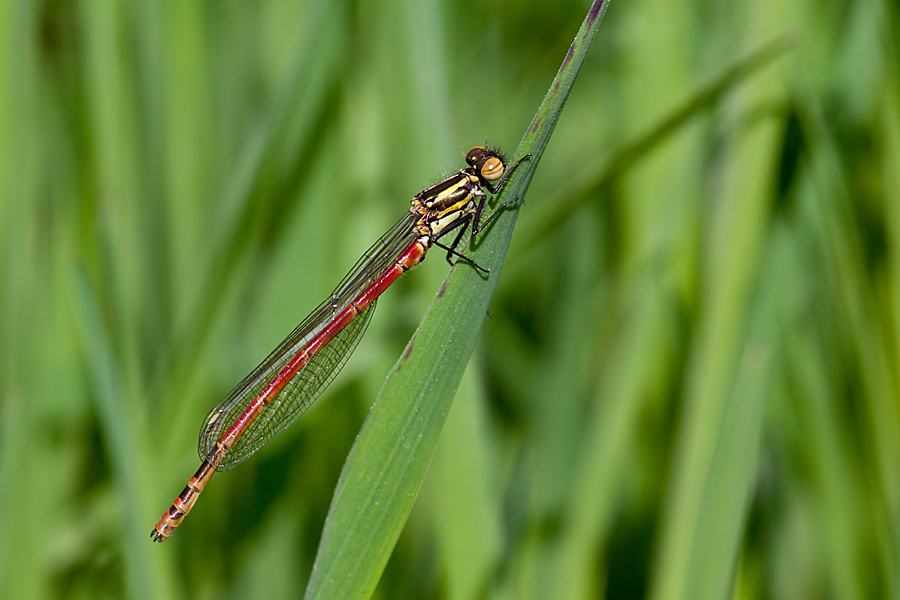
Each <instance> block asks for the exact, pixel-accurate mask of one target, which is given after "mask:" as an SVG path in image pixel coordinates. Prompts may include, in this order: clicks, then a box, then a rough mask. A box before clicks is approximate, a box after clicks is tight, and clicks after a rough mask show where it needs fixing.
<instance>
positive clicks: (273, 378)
mask: <svg viewBox="0 0 900 600" xmlns="http://www.w3.org/2000/svg"><path fill="white" fill-rule="evenodd" d="M520 162H521V159H520V160H519V161H518V162H516V163H515V164H514V165H513V166H512V167H511V168H510V169H507V168H506V164H505V162H504V159H503V157H502V156H501V155H500V153H499V152H497V151H494V150H491V149H489V148H486V147H484V146H476V147H474V148H472V149H471V150H469V152H468V153H467V154H466V163H467V164H468V165H469V166H468V167H466V168H464V169H462V170H461V171H459V172H458V173H455V174H453V175H451V176H450V177H447V178H446V179H444V180H443V181H441V182H440V183H437V184H435V185H433V186H431V187H430V188H428V189H426V190H424V191H422V192H420V193H418V194H416V196H415V197H414V198H413V199H412V208H410V209H409V212H407V213H406V215H404V216H403V218H401V219H400V220H399V221H397V222H396V223H395V224H394V226H393V227H391V228H390V229H389V230H388V231H387V233H385V234H384V235H383V236H381V238H379V240H378V241H377V242H375V244H374V245H373V246H372V247H371V248H369V250H368V251H366V253H365V254H363V256H362V258H360V259H359V261H357V263H356V265H355V266H354V267H353V269H352V270H351V271H350V273H349V274H348V275H347V276H346V277H344V279H343V281H341V283H340V284H338V286H337V288H336V289H335V290H334V292H332V294H331V295H330V296H329V297H328V298H327V299H326V300H325V301H324V302H323V303H322V304H320V305H319V307H318V308H316V309H315V310H314V311H313V312H312V314H310V315H309V316H308V317H306V319H304V320H303V322H302V323H300V325H298V326H297V328H296V329H294V331H292V332H291V334H290V335H289V336H288V337H287V338H285V340H284V341H283V342H281V344H279V345H278V347H277V348H275V350H273V351H272V353H271V354H269V356H268V357H267V358H266V359H265V360H264V361H263V362H262V364H260V365H259V366H258V367H256V368H255V369H254V370H253V372H251V373H250V374H249V375H247V377H245V378H244V380H243V381H241V382H240V383H239V384H237V386H235V388H234V389H233V390H231V392H230V393H229V394H228V395H227V396H225V398H223V399H222V401H221V402H219V403H218V404H217V405H216V406H215V407H214V408H213V409H212V410H211V411H210V412H209V414H208V415H207V417H206V421H204V422H203V427H202V428H201V429H200V445H199V452H200V457H201V458H202V459H203V463H202V464H201V465H200V468H199V469H198V470H197V472H196V473H195V474H194V476H193V477H191V479H190V481H188V484H187V486H186V487H185V488H184V490H183V491H182V492H181V494H179V495H178V497H177V498H176V499H175V502H174V503H172V506H171V507H170V508H169V510H167V511H166V512H165V513H163V516H162V518H161V519H160V520H159V522H158V523H157V524H156V527H154V528H153V531H151V532H150V537H151V538H153V541H155V542H162V541H164V540H165V539H166V538H168V537H169V536H171V535H172V533H174V531H175V528H176V527H178V525H179V524H180V523H181V521H182V520H183V519H184V517H185V515H187V514H188V512H190V510H191V508H193V506H194V503H195V502H196V501H197V497H198V496H199V495H200V492H202V491H203V488H204V487H205V486H206V483H207V482H208V481H209V479H210V478H211V477H212V476H213V473H215V472H216V470H217V469H218V470H227V469H231V468H232V467H234V466H235V465H237V464H238V463H240V462H241V461H243V460H245V459H247V458H248V457H250V456H251V455H252V454H253V453H254V452H256V451H257V450H259V449H260V448H262V447H263V446H264V445H265V444H266V443H268V442H269V441H270V440H271V439H272V438H274V437H275V436H276V435H278V434H279V433H281V432H282V431H284V430H285V429H286V428H287V427H288V426H290V425H291V424H292V423H293V422H294V421H296V420H297V418H298V417H300V415H301V414H303V412H304V411H305V410H306V409H307V408H309V407H310V405H311V404H312V403H313V402H315V400H316V398H318V397H319V395H320V394H321V393H322V391H323V390H324V389H325V388H326V387H327V386H328V384H329V383H331V381H332V380H333V379H334V378H335V376H336V375H337V374H338V372H339V371H340V370H341V367H343V366H344V363H346V362H347V359H348V358H349V357H350V354H351V353H352V352H353V350H354V349H355V348H356V345H357V344H358V343H359V340H360V338H361V337H362V334H363V332H364V331H365V330H366V325H368V323H369V319H371V318H372V313H373V311H374V309H375V301H376V300H377V299H378V296H379V295H381V293H382V292H383V291H384V290H385V289H387V287H388V286H389V285H391V283H393V282H394V281H395V280H396V279H397V278H398V277H400V275H402V274H403V273H404V272H406V271H408V270H409V269H411V268H412V267H414V266H415V265H417V264H418V263H419V262H421V261H422V259H423V258H424V257H425V253H426V252H427V251H428V249H429V248H431V247H432V246H438V247H439V248H443V249H444V250H446V251H447V261H448V262H450V263H451V264H453V260H452V258H453V257H456V258H457V259H458V260H459V259H461V260H464V261H466V262H468V263H470V264H472V265H473V266H475V267H476V268H478V269H479V270H481V271H485V272H486V271H487V270H486V269H483V268H482V267H480V266H478V265H477V264H475V263H474V262H472V261H471V260H469V259H467V258H466V257H465V256H463V255H462V254H460V253H459V252H457V251H456V249H457V247H458V245H459V243H460V240H461V239H462V236H463V234H464V233H465V231H466V225H467V224H471V228H470V229H471V232H472V235H473V236H474V235H476V234H478V233H479V232H480V231H481V230H482V229H484V228H485V227H486V226H487V224H488V223H490V222H491V221H492V220H493V219H494V218H495V217H496V216H497V215H498V214H499V213H500V211H501V210H502V209H503V208H505V207H507V206H509V205H511V204H513V203H515V202H516V201H517V200H518V198H515V199H513V200H511V201H509V202H505V203H503V204H501V205H500V206H498V207H497V210H495V211H494V213H493V214H492V215H491V216H490V217H488V219H487V220H486V221H485V222H484V223H482V222H481V216H482V212H483V211H484V208H485V206H486V204H487V193H485V190H487V191H488V192H490V193H491V194H496V193H497V192H498V191H499V190H500V188H501V186H502V185H503V183H504V182H505V181H506V180H507V178H508V177H509V175H510V174H511V173H512V172H513V171H514V170H515V168H516V167H517V166H518V165H519V163H520ZM494 182H496V183H494ZM454 230H457V231H458V233H457V236H456V238H455V239H454V240H453V243H452V244H450V245H449V246H445V245H444V244H442V243H441V242H439V241H438V240H440V239H441V238H443V237H444V236H445V235H447V234H448V233H450V232H452V231H454Z"/></svg>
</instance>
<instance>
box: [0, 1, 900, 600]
mask: <svg viewBox="0 0 900 600" xmlns="http://www.w3.org/2000/svg"><path fill="white" fill-rule="evenodd" d="M588 6H589V2H586V1H580V2H565V3H562V2H558V1H550V0H536V1H522V0H520V1H518V2H513V1H505V2H495V3H474V2H451V1H448V2H435V1H425V2H415V1H412V0H408V1H403V0H397V1H393V0H392V1H387V0H382V1H381V2H375V1H370V2H365V1H360V2H345V1H342V0H331V1H321V2H310V1H303V0H267V1H260V2H237V1H233V0H222V1H218V2H204V3H200V2H192V1H184V0H162V1H161V2H153V1H151V0H136V1H132V2H127V1H119V2H115V1H109V0H83V1H81V2H74V1H73V0H45V1H44V2H39V1H28V0H9V1H7V2H3V3H0V236H2V243H0V348H2V350H0V354H2V362H0V597H3V598H120V597H131V598H148V599H150V598H253V597H256V598H263V597H265V598H269V599H272V598H282V597H284V598H289V597H298V596H299V595H301V594H302V592H303V589H304V587H305V584H306V580H307V578H308V576H309V573H310V570H311V569H312V561H313V559H314V557H315V551H316V546H317V544H318V540H319V536H320V534H321V530H322V525H323V522H324V518H325V515H326V512H327V509H328V505H329V502H330V500H331V495H332V492H333V489H334V485H335V483H336V481H337V478H338V475H339V473H340V469H341V466H342V464H343V461H344V457H345V456H346V454H347V452H348V451H349V449H350V447H351V444H352V443H353V439H354V437H355V435H356V432H357V431H358V430H359V428H360V427H361V425H362V423H363V420H364V418H365V415H366V412H367V410H368V407H369V406H370V405H371V403H372V402H373V400H374V398H375V396H376V395H377V393H378V390H379V387H380V386H381V384H382V382H383V381H384V378H385V375H386V374H387V373H388V372H389V371H390V369H391V367H392V365H393V364H394V362H395V361H396V360H397V358H398V357H399V356H400V353H401V352H402V349H403V346H404V344H405V343H406V341H407V340H408V339H409V337H410V336H411V334H412V332H413V330H414V328H415V325H416V323H417V322H418V320H419V319H420V318H421V315H422V314H423V313H424V311H425V309H426V307H427V306H428V304H429V302H430V301H431V299H432V298H433V296H434V295H435V293H436V292H437V291H438V289H439V287H440V284H441V281H442V279H443V278H444V276H445V275H446V272H447V265H446V263H445V262H444V260H443V257H442V256H441V255H440V253H438V254H435V255H433V256H432V257H431V258H430V259H429V260H428V261H426V262H425V264H424V265H423V266H421V267H419V268H417V269H415V270H414V271H413V272H412V273H410V274H408V275H407V276H405V277H404V278H402V279H401V280H400V281H399V282H398V283H397V284H395V285H394V286H392V288H391V289H390V290H389V291H388V292H387V293H386V294H385V295H384V297H383V298H382V299H381V302H380V308H379V309H378V311H377V313H376V315H375V317H374V319H373V322H372V324H371V326H370V328H369V333H368V334H367V335H366V337H365V338H364V339H363V342H362V343H361V344H360V347H359V349H358V350H357V352H356V353H355V355H354V356H353V359H352V360H351V361H350V362H349V364H348V365H347V366H346V368H345V369H344V371H343V372H342V373H341V375H340V376H339V377H338V379H337V380H336V381H335V383H334V384H333V385H332V386H331V387H330V389H329V390H328V391H327V392H326V394H325V395H324V397H323V399H322V400H321V401H320V402H319V403H318V404H317V405H316V407H315V408H314V409H313V410H311V411H310V412H309V413H308V414H307V415H306V416H305V417H304V418H303V419H301V420H300V421H299V422H298V423H297V424H296V425H295V426H293V427H292V428H290V429H289V430H288V431H287V432H286V433H284V434H283V435H281V436H280V437H279V438H277V439H276V440H275V441H274V442H272V443H271V444H269V445H268V446H267V447H266V448H265V449H264V450H263V451H261V452H260V453H258V454H257V455H256V456H254V457H253V458H252V459H251V460H249V461H247V462H246V463H244V464H242V465H241V466H240V467H238V468H237V469H235V470H234V471H232V472H229V473H227V474H221V475H218V476H216V477H215V478H214V479H213V481H212V483H211V485H210V486H209V487H208V488H207V490H206V492H205V493H204V494H203V497H202V498H201V499H200V501H199V503H198V505H197V507H196V509H195V510H194V512H192V513H191V515H190V517H189V518H188V519H187V520H186V521H185V524H184V525H183V526H182V527H181V528H180V529H179V531H178V532H177V534H176V535H175V536H174V537H173V538H172V539H171V540H170V541H168V542H167V543H166V544H164V545H162V546H159V545H154V544H152V543H151V542H150V539H149V532H150V530H151V528H152V526H153V524H154V523H155V522H156V520H157V519H158V518H159V516H160V514H161V513H162V512H163V510H165V509H166V507H167V506H168V505H169V503H170V502H171V501H172V500H173V499H174V498H175V496H176V495H177V493H178V492H179V491H180V490H181V489H182V487H183V486H184V484H185V482H186V481H187V479H188V477H189V476H190V475H191V474H192V473H193V472H194V470H195V469H196V467H197V466H198V464H199V459H198V458H197V456H196V451H195V449H194V448H195V444H196V435H197V431H198V429H199V427H200V425H201V423H202V421H203V418H204V416H205V415H206V413H207V411H208V410H209V408H210V407H211V406H212V405H214V404H215V403H216V402H217V401H218V400H219V399H220V398H221V397H222V396H223V395H224V394H226V393H227V392H228V391H229V389H230V388H231V387H232V386H233V385H234V384H235V383H236V382H237V381H239V380H240V379H241V378H242V377H243V376H244V374H245V373H246V372H248V371H249V370H250V369H251V368H252V367H254V366H255V365H256V364H257V362H259V360H261V359H262V358H263V357H264V356H265V355H266V354H267V353H268V351H269V350H270V349H271V348H273V347H274V346H275V345H276V344H277V343H278V342H279V341H280V340H281V339H282V337H284V335H286V334H287V333H288V332H289V331H290V330H291V329H292V328H293V327H294V326H295V325H296V323H298V322H299V321H300V320H301V319H302V317H304V316H305V315H306V314H307V312H309V311H310V310H311V309H312V308H313V307H314V306H316V305H317V304H318V302H320V301H321V300H322V299H323V298H324V297H325V296H326V295H327V294H328V293H329V292H330V290H331V289H332V288H333V287H334V285H335V284H336V283H337V282H338V281H339V280H340V278H341V277H342V276H343V274H344V273H345V272H346V271H347V270H349V268H350V267H351V266H352V264H353V263H354V262H355V260H356V258H357V257H358V256H359V254H360V253H361V252H362V251H363V250H365V249H366V248H367V247H368V246H369V244H370V243H371V242H372V241H373V240H375V239H376V238H377V237H378V236H379V235H380V234H381V233H382V232H383V231H384V230H385V229H386V228H387V227H388V226H389V225H390V224H392V223H393V222H394V221H395V220H396V219H397V218H399V216H400V215H401V214H402V213H403V211H405V210H406V209H407V207H408V201H409V199H410V198H411V197H412V195H413V194H414V193H415V192H417V191H418V190H420V189H422V188H423V187H425V186H427V185H428V184H430V183H431V182H433V181H434V180H435V179H436V178H438V177H439V176H440V175H441V174H442V173H449V172H451V171H453V170H455V169H457V168H459V167H460V165H461V163H462V156H463V154H464V152H465V151H466V150H467V149H468V148H469V147H470V146H472V145H475V144H481V143H484V142H485V141H487V142H489V143H491V144H494V145H501V146H503V147H504V148H505V149H506V150H507V151H512V150H513V149H514V148H515V144H516V143H517V141H518V140H519V139H520V138H521V136H522V135H523V133H524V131H525V129H526V128H527V126H528V123H529V122H530V120H531V117H532V115H533V113H534V111H535V109H536V108H537V106H538V104H539V102H540V100H541V98H542V97H543V95H544V94H545V93H546V90H547V86H548V85H549V83H550V81H551V79H552V77H553V75H554V74H555V73H556V70H557V68H558V67H559V64H560V62H561V60H562V59H563V57H564V56H565V53H566V51H567V48H568V45H569V43H570V42H571V40H572V37H573V36H574V34H575V31H576V30H577V28H578V26H579V24H580V23H581V20H582V19H583V17H584V15H585V13H586V11H587V9H588ZM898 39H900V6H898V4H897V2H893V3H892V2H876V1H863V2H849V1H847V0H842V1H839V2H832V3H827V4H826V3H819V2H812V1H806V2H803V1H800V0H794V1H793V2H783V1H776V0H763V1H761V2H760V1H757V2H750V1H747V0H739V1H736V2H728V3H725V2H703V1H697V2H689V3H673V2H663V1H660V0H642V1H630V2H624V1H621V0H616V1H615V2H613V3H612V5H611V7H610V10H609V12H608V13H607V16H606V19H605V22H604V23H603V26H602V27H601V29H600V34H599V35H598V37H597V42H596V44H595V47H594V48H593V50H592V51H591V54H590V55H589V57H588V61H587V62H586V63H585V66H584V69H583V71H582V73H581V76H580V78H579V80H578V82H577V83H576V85H575V89H574V92H573V94H572V96H571V97H570V99H569V103H568V105H567V107H566V109H565V111H564V112H563V114H562V118H561V120H560V122H559V126H558V127H557V131H556V134H555V135H554V137H553V139H552V140H551V143H550V146H549V147H548V150H547V153H546V154H545V155H544V159H543V160H542V161H541V164H540V166H539V168H538V170H537V173H536V176H535V179H534V183H533V185H532V187H531V188H530V190H529V193H528V196H527V198H526V203H525V205H524V207H523V209H522V213H521V219H520V220H519V227H518V231H517V232H516V236H515V237H514V239H513V245H512V247H511V249H510V252H509V254H508V257H507V261H506V264H505V266H504V269H503V273H502V277H501V280H500V286H499V288H498V292H497V295H496V296H495V298H494V301H493V303H492V307H491V318H490V319H488V320H487V321H486V322H485V326H484V328H483V331H482V335H481V340H480V343H479V348H478V350H477V351H476V354H475V356H474V358H473V360H472V361H471V363H470V365H469V369H468V372H467V375H466V377H465V378H464V380H463V383H462V386H461V388H460V390H459V393H458V395H457V398H456V401H455V403H454V406H453V410H452V411H451V413H450V416H449V419H448V421H447V424H446V427H445V429H444V433H443V437H442V439H441V443H440V447H439V448H438V453H437V455H436V458H435V460H434V462H433V464H432V467H431V470H430V472H429V474H428V477H427V479H426V481H425V484H424V487H423V489H422V491H421V493H420V495H419V498H418V500H417V502H416V505H415V508H414V510H413V513H412V515H411V517H410V519H409V523H408V525H407V527H406V529H405V530H404V532H403V535H402V536H401V538H400V541H399V543H398V546H397V548H396V551H395V552H394V555H393V557H392V558H391V561H390V563H389V564H388V567H387V570H386V572H385V574H384V577H383V578H382V580H381V583H380V584H379V587H378V589H377V591H376V597H377V598H449V599H468V598H501V599H513V598H534V599H543V598H600V597H606V598H645V597H646V598H654V599H669V598H672V599H674V598H688V597H689V598H791V599H794V598H834V599H851V598H887V597H893V598H900V405H898V398H900V395H898V383H900V381H898V363H900V356H898V351H900V323H898V317H900V52H898V50H900V48H898V43H897V40H898ZM772 43H774V44H775V45H774V46H772V45H770V44H772ZM761 49H762V50H761ZM760 51H761V52H762V54H760Z"/></svg>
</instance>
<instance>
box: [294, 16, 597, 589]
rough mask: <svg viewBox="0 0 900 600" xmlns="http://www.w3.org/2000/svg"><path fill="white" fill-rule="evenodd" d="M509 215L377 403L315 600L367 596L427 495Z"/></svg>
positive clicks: (582, 39) (542, 115)
mask: <svg viewBox="0 0 900 600" xmlns="http://www.w3.org/2000/svg"><path fill="white" fill-rule="evenodd" d="M605 9H606V2H605V1H597V2H595V3H594V4H593V6H592V7H591V10H590V12H589V13H588V16H587V18H586V19H585V21H584V23H583V24H582V26H581V29H580V30H579V32H578V35H577V36H576V38H575V41H574V42H573V44H572V47H571V49H570V51H569V54H568V55H567V56H566V58H565V60H564V61H563V64H562V66H561V67H560V70H559V73H558V74H557V77H556V78H555V79H554V81H553V82H552V84H551V86H550V91H549V92H548V94H547V96H546V97H545V99H544V101H543V103H542V104H541V106H540V108H539V109H538V112H537V114H536V115H535V118H534V120H533V121H532V124H531V126H530V127H529V129H528V132H527V133H526V135H525V137H524V138H523V140H522V143H521V144H520V146H519V149H518V150H517V151H516V154H515V157H522V156H525V155H526V154H529V153H530V154H531V157H530V160H527V161H525V162H523V163H522V164H521V166H520V168H519V169H518V170H517V171H516V172H515V174H514V176H513V177H511V178H510V181H509V182H508V183H507V185H506V186H505V187H504V189H503V192H502V193H501V194H500V195H499V198H498V199H497V202H498V203H500V202H503V201H504V198H507V199H508V198H516V197H518V198H520V199H524V196H525V192H526V190H527V188H528V184H529V183H530V181H531V177H532V174H533V173H534V169H535V168H536V166H537V164H538V162H539V161H540V158H541V155H542V154H543V151H544V148H546V146H547V142H548V141H549V139H550V135H551V134H552V132H553V129H554V127H555V125H556V122H557V120H558V119H559V114H560V112H561V110H562V107H563V105H564V104H565V101H566V98H568V95H569V92H570V91H571V88H572V85H573V84H574V82H575V78H576V77H577V75H578V72H579V70H580V68H581V65H582V64H583V62H584V59H585V57H586V55H587V52H588V50H589V49H590V46H591V43H592V42H593V39H594V36H595V35H596V32H597V30H598V28H599V26H600V21H601V20H602V17H603V13H604V12H605ZM510 160H514V159H510ZM510 212H511V216H510V218H506V219H499V220H498V223H497V225H496V226H495V227H492V228H490V229H491V231H490V234H491V235H490V237H488V241H485V242H484V243H481V244H479V248H478V251H477V252H476V253H474V254H473V255H472V256H473V260H476V261H480V260H484V263H483V264H485V265H489V268H490V269H491V272H490V275H489V276H488V277H487V278H486V281H485V280H484V279H483V278H481V277H479V276H478V272H477V271H475V270H472V269H469V268H465V266H459V265H458V266H457V267H456V268H454V269H453V272H452V273H451V274H450V275H449V276H448V278H447V281H446V283H445V285H444V286H443V287H442V288H441V291H440V292H439V293H438V295H437V297H436V298H435V300H434V302H433V304H432V306H431V307H430V308H429V310H428V313H427V314H426V316H425V318H424V319H423V320H422V323H421V324H420V325H419V328H418V329H417V330H416V333H415V335H414V336H413V338H412V340H411V341H410V342H409V344H408V345H407V348H406V351H405V352H404V354H403V357H402V358H401V359H400V360H399V361H398V362H397V365H396V367H395V368H394V370H393V372H392V373H391V375H390V376H389V377H388V380H387V381H386V382H385V384H384V387H383V388H382V390H381V393H380V394H379V397H378V399H377V400H376V401H375V405H374V406H373V408H372V412H371V413H370V415H369V419H368V420H367V422H366V425H365V426H364V427H363V430H362V432H361V433H360V435H359V438H357V440H356V442H355V443H354V445H353V449H352V450H351V451H350V455H349V456H348V458H347V464H346V465H345V466H344V470H343V472H342V473H341V479H340V481H339V482H338V486H337V489H336V491H335V495H334V500H333V502H332V506H331V509H330V510H329V514H328V519H327V520H326V523H325V530H324V532H323V533H322V542H321V544H320V547H319V553H318V556H317V558H316V564H315V567H314V570H313V575H312V577H311V578H310V583H309V587H308V588H307V594H306V597H307V598H367V597H369V596H370V595H371V594H372V592H373V591H374V589H375V586H376V584H377V582H378V579H379V577H380V576H381V573H382V571H383V570H384V567H385V565H386V564H387V561H388V558H389V557H390V554H391V551H392V550H393V547H394V544H395V543H396V540H397V538H398V537H399V536H400V531H401V529H402V528H403V525H404V524H405V522H406V519H407V516H408V515H409V512H410V510H411V509H412V505H413V502H414V501H415V498H416V496H417V495H418V491H419V488H420V487H421V484H422V480H423V479H424V477H425V473H426V472H427V470H428V466H429V464H430V463H431V458H432V456H433V454H434V450H435V447H436V446H437V441H438V438H439V437H440V433H441V429H442V428H443V424H444V420H445V419H446V416H447V412H448V411H449V408H450V403H451V402H452V400H453V396H454V395H455V393H456V389H457V387H458V385H459V382H460V380H461V379H462V375H463V372H464V371H465V368H466V364H467V362H468V360H469V356H470V355H471V353H472V350H473V349H474V347H475V340H476V338H477V336H478V331H479V329H480V327H481V323H482V321H483V320H484V316H485V315H486V314H487V308H488V304H489V302H490V298H491V294H492V292H493V289H494V287H495V286H496V282H497V278H498V277H499V272H500V268H499V267H500V265H501V263H502V260H503V256H504V254H505V251H506V248H507V247H508V244H509V238H510V235H511V233H512V226H513V224H514V222H515V218H514V216H512V215H514V213H515V211H510ZM493 237H496V238H499V239H497V240H496V241H494V240H491V239H490V238H493Z"/></svg>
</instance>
